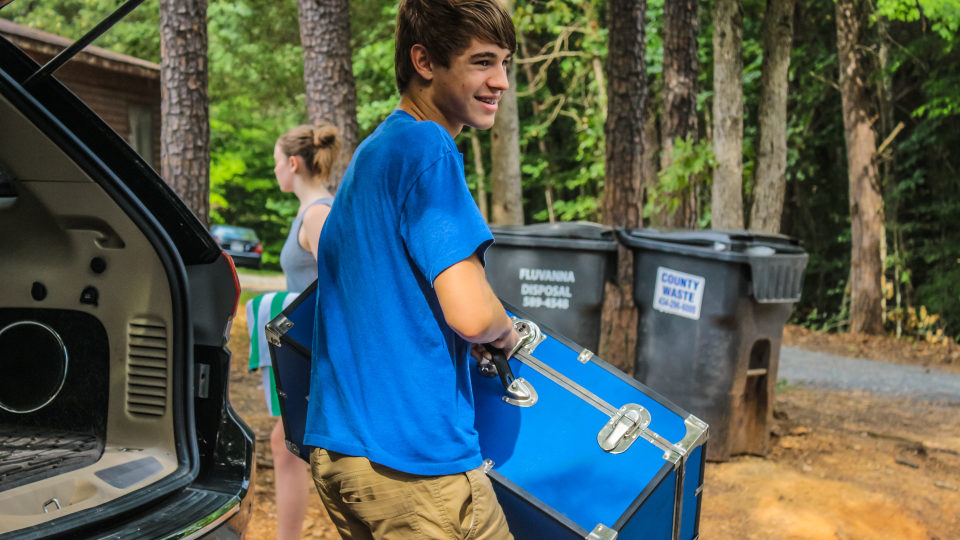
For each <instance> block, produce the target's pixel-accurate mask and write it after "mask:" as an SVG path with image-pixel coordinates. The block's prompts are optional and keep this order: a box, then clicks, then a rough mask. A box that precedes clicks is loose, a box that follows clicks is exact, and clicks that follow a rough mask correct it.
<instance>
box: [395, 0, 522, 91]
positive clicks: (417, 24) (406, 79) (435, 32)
mask: <svg viewBox="0 0 960 540" xmlns="http://www.w3.org/2000/svg"><path fill="white" fill-rule="evenodd" d="M471 38H477V39H478V40H480V41H485V42H488V43H493V44H496V45H497V46H499V47H503V48H504V49H508V50H510V51H515V50H516V49H517V35H516V29H515V28H514V26H513V20H512V19H511V18H510V14H509V13H507V11H506V9H504V7H503V5H502V4H501V0H402V1H401V2H400V12H399V13H398V14H397V35H396V56H395V57H394V68H395V70H396V73H397V88H398V89H399V90H400V92H401V93H403V92H404V91H405V90H406V89H407V86H408V85H409V84H410V81H411V80H412V79H413V77H414V76H415V75H416V73H417V72H416V70H415V69H414V67H413V62H412V61H411V60H410V48H411V47H413V46H414V45H416V44H418V43H419V44H420V45H423V46H424V47H425V48H426V49H427V51H428V52H429V53H430V57H431V58H432V59H433V60H434V61H435V62H437V63H438V64H440V65H441V66H443V67H450V58H451V57H453V56H455V55H457V54H459V53H460V52H462V51H463V50H465V49H466V48H467V47H468V46H469V45H470V39H471Z"/></svg>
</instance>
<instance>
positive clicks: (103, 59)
mask: <svg viewBox="0 0 960 540" xmlns="http://www.w3.org/2000/svg"><path fill="white" fill-rule="evenodd" d="M0 34H2V35H3V37H5V38H6V39H8V40H9V41H11V42H13V43H14V44H16V45H17V46H18V47H20V48H21V49H23V50H24V52H26V53H27V54H28V55H29V56H30V57H31V58H33V59H34V60H36V61H37V62H38V63H40V64H44V63H45V62H47V61H48V60H50V59H51V58H53V57H54V56H56V54H57V53H59V52H60V51H62V50H63V49H65V48H66V47H67V46H69V45H70V44H71V43H73V41H72V40H70V39H67V38H64V37H60V36H57V35H54V34H50V33H47V32H41V31H39V30H34V29H32V28H28V27H26V26H22V25H19V24H14V23H13V22H10V21H8V20H6V19H0ZM54 77H56V78H57V79H59V80H60V82H62V83H63V84H64V85H65V86H66V87H67V88H69V89H70V90H71V91H73V93H74V94H76V95H77V96H78V97H79V98H80V99H82V100H83V101H84V102H86V104H87V105H88V106H89V107H90V108H91V109H93V111H94V112H96V113H97V114H98V115H100V117H101V118H103V120H104V121H105V122H106V123H107V124H109V125H110V127H112V128H113V129H114V130H115V131H116V132H117V133H119V134H120V136H121V137H123V138H124V139H126V140H127V141H128V142H129V143H130V146H132V147H133V149H134V150H136V151H137V152H138V153H140V155H141V156H143V157H144V158H145V159H146V161H147V162H148V163H150V165H152V166H153V168H154V169H157V170H159V169H160V65H159V64H154V63H153V62H147V61H146V60H141V59H139V58H134V57H132V56H127V55H124V54H119V53H115V52H112V51H108V50H106V49H102V48H100V47H95V46H93V45H89V46H87V47H86V48H85V49H83V50H82V51H81V52H80V53H79V54H77V55H76V56H74V57H73V58H72V59H71V60H70V61H69V62H67V63H66V64H65V65H64V66H62V67H61V68H60V69H58V70H57V71H56V72H54Z"/></svg>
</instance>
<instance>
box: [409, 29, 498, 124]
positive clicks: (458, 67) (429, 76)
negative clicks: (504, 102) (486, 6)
mask: <svg viewBox="0 0 960 540" xmlns="http://www.w3.org/2000/svg"><path fill="white" fill-rule="evenodd" d="M418 47H419V46H414V48H413V51H412V54H413V58H414V66H416V67H417V71H418V73H420V75H421V77H423V78H424V79H425V80H426V81H428V83H427V84H426V85H424V86H421V87H417V88H411V90H412V91H411V92H409V93H408V95H405V97H409V99H410V101H412V102H413V103H407V100H404V101H403V102H401V106H400V108H401V109H404V110H407V112H411V113H413V114H414V116H415V117H417V118H419V119H421V120H433V121H434V122H437V123H439V124H440V125H442V126H443V127H445V128H446V129H447V131H449V132H450V135H451V136H456V135H457V134H458V133H460V131H461V130H462V129H463V126H471V127H474V128H477V129H489V128H490V127H492V126H493V122H494V119H495V117H496V113H497V109H499V102H500V98H501V97H503V93H504V92H506V91H507V89H508V88H509V87H510V83H509V81H508V79H507V67H508V66H509V62H510V60H511V59H512V56H513V54H512V53H511V51H509V50H508V49H504V48H502V47H500V46H498V45H495V44H492V43H487V42H483V41H479V40H477V39H476V38H474V39H471V40H470V44H469V45H468V46H467V48H466V49H465V50H464V51H462V52H461V53H460V54H457V55H455V56H452V57H451V58H450V65H449V66H448V67H443V66H441V65H439V64H438V63H436V62H434V61H432V60H431V59H430V58H429V54H427V53H426V51H425V50H423V49H422V47H421V48H420V50H419V51H418ZM411 106H412V107H411ZM411 109H413V110H411ZM418 113H419V114H418Z"/></svg>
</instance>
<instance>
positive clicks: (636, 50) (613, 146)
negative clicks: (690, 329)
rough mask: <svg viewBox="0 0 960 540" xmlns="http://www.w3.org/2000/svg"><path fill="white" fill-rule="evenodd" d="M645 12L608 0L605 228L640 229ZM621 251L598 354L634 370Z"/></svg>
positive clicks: (629, 261)
mask: <svg viewBox="0 0 960 540" xmlns="http://www.w3.org/2000/svg"><path fill="white" fill-rule="evenodd" d="M645 11H646V1H645V0H610V13H609V20H610V28H609V36H610V37H609V39H610V46H609V55H608V57H607V62H608V63H607V121H606V124H605V126H604V132H605V134H606V140H607V143H606V144H607V147H606V151H607V155H606V175H605V180H604V192H603V210H602V211H603V222H604V223H606V224H607V225H614V226H623V227H640V226H641V224H642V223H641V215H642V213H641V212H642V206H643V201H642V199H641V195H642V181H643V178H642V167H643V129H644V122H643V120H644V108H645V106H646V99H647V85H646V80H647V77H646V65H645V64H644V54H645V42H644V39H645V38H644V20H643V19H644V13H645ZM619 250H620V253H619V254H618V255H619V257H618V263H617V277H616V282H615V283H608V284H607V285H606V291H605V296H604V303H603V316H602V322H601V329H600V347H599V349H600V351H599V352H600V355H601V356H602V357H603V358H605V359H606V360H607V361H608V362H610V363H611V364H613V365H615V366H617V367H619V368H620V369H622V370H624V371H633V363H634V360H635V357H636V342H637V309H636V305H635V304H634V301H633V255H632V254H631V252H630V251H629V250H628V249H626V248H624V247H623V246H620V248H619Z"/></svg>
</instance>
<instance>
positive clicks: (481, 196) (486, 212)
mask: <svg viewBox="0 0 960 540" xmlns="http://www.w3.org/2000/svg"><path fill="white" fill-rule="evenodd" d="M470 152H471V153H472V154H473V169H474V171H476V173H477V206H478V207H479V208H480V215H481V216H483V219H484V221H487V222H489V221H490V208H489V207H488V206H489V205H487V185H486V178H487V171H486V169H484V168H483V154H482V153H481V149H480V137H479V136H477V130H475V129H473V128H470Z"/></svg>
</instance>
